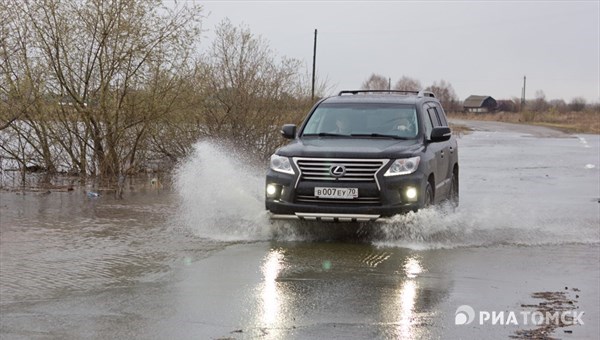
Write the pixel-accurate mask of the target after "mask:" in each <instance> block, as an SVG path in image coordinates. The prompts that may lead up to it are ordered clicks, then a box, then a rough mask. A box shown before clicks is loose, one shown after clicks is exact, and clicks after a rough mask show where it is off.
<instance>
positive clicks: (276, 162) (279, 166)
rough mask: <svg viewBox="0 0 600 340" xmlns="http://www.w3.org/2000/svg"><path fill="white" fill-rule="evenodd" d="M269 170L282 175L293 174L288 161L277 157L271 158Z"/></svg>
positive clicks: (285, 158)
mask: <svg viewBox="0 0 600 340" xmlns="http://www.w3.org/2000/svg"><path fill="white" fill-rule="evenodd" d="M271 169H272V170H273V171H277V172H283V173H284V174H290V175H293V174H294V169H292V164H290V159H289V158H287V157H283V156H279V155H272V156H271Z"/></svg>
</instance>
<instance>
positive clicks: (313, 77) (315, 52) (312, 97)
mask: <svg viewBox="0 0 600 340" xmlns="http://www.w3.org/2000/svg"><path fill="white" fill-rule="evenodd" d="M316 65H317V29H316V28H315V43H314V47H313V65H312V66H313V67H312V89H311V92H310V99H311V100H312V101H313V102H314V101H315V68H316Z"/></svg>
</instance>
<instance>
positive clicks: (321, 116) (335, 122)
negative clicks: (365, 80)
mask: <svg viewBox="0 0 600 340" xmlns="http://www.w3.org/2000/svg"><path fill="white" fill-rule="evenodd" d="M418 131H419V128H418V122H417V111H416V107H415V106H414V105H410V104H389V103H332V104H329V103H323V104H321V105H319V106H318V107H317V108H316V109H315V111H314V112H313V114H312V115H311V116H310V118H309V120H308V121H307V122H306V125H305V127H304V130H303V131H302V136H311V135H313V136H314V135H321V136H323V135H334V136H335V135H341V136H352V137H355V136H356V137H361V136H362V137H368V136H370V135H373V136H390V137H399V138H409V139H412V138H416V136H417V133H418Z"/></svg>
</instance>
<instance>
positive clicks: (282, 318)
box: [0, 129, 600, 339]
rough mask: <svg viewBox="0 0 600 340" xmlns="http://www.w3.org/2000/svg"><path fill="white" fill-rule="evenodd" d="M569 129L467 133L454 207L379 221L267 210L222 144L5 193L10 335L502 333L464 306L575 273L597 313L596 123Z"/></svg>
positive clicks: (553, 285) (258, 179) (1, 302)
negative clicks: (153, 174)
mask: <svg viewBox="0 0 600 340" xmlns="http://www.w3.org/2000/svg"><path fill="white" fill-rule="evenodd" d="M564 137H565V136H561V137H560V138H559V137H555V136H553V137H551V138H537V137H535V136H533V135H531V134H529V133H525V132H514V131H501V132H498V131H486V130H485V129H483V130H481V131H476V132H474V133H472V134H470V135H465V136H463V137H462V138H461V139H460V161H461V176H460V181H461V205H460V207H459V209H458V210H456V211H453V210H451V209H446V208H444V207H441V208H437V209H430V210H424V211H421V212H419V213H417V214H408V215H405V216H397V217H395V218H394V219H393V220H392V221H391V222H389V223H386V224H379V225H368V226H365V225H343V226H340V225H329V224H328V225H299V224H292V223H274V224H271V223H269V221H268V218H267V216H266V214H265V212H264V206H263V196H262V192H263V187H264V183H263V173H264V169H253V168H249V167H247V166H246V165H245V164H244V163H243V162H242V161H240V157H236V155H235V153H234V152H232V151H231V150H226V149H223V148H220V147H218V146H216V145H213V144H210V143H199V144H198V145H196V148H195V153H194V154H193V155H191V157H190V158H189V159H188V160H186V161H185V162H183V163H182V164H181V166H180V167H179V168H178V171H177V173H176V174H175V183H174V184H173V186H172V188H171V189H166V188H163V189H159V188H156V187H152V186H151V185H150V183H142V184H141V185H137V186H133V187H132V188H129V189H128V190H127V191H126V192H125V194H124V198H123V199H116V198H115V197H114V196H112V195H109V194H106V195H102V196H100V197H88V196H87V195H86V191H85V190H83V189H81V190H75V191H74V192H52V193H50V194H44V193H25V194H16V193H13V192H1V193H0V312H1V313H2V318H1V319H2V320H0V334H1V335H3V336H2V337H3V338H4V337H5V336H6V337H7V338H13V337H15V338H30V337H36V336H40V337H54V338H57V337H58V338H64V337H67V338H69V337H72V338H81V337H89V336H95V337H117V338H130V337H138V338H168V337H174V336H179V337H182V338H219V337H233V338H244V337H245V338H255V337H265V336H266V338H275V339H277V338H289V337H294V336H299V337H301V338H332V337H340V336H341V337H350V338H353V337H354V338H365V337H381V338H395V337H399V336H402V337H409V338H411V337H414V338H419V337H438V336H439V337H463V338H469V337H473V336H475V337H494V336H492V335H496V336H495V337H499V338H506V335H510V334H511V332H512V330H510V329H508V330H507V329H506V328H489V329H488V328H485V327H483V328H481V327H480V328H477V327H475V329H474V328H473V327H471V328H455V326H454V325H453V320H454V319H453V318H454V311H455V310H456V307H457V306H459V305H462V304H470V305H474V306H479V307H480V308H481V309H492V310H505V309H511V308H513V309H514V308H519V307H520V305H521V303H523V301H527V299H528V298H529V296H530V294H531V293H533V292H536V291H547V290H548V291H552V290H556V289H558V288H561V289H564V287H565V286H569V287H577V288H578V289H580V290H581V292H580V293H578V294H580V295H581V297H582V298H581V299H580V300H581V301H580V302H579V303H580V306H581V308H582V309H585V310H586V312H587V313H588V315H590V318H594V317H597V316H598V314H599V313H598V306H597V303H596V302H597V298H598V295H599V294H598V289H597V286H598V282H599V281H598V280H599V277H598V275H599V274H598V267H597V263H598V262H597V258H598V255H599V254H600V253H599V252H598V244H599V239H600V236H599V235H600V231H599V229H598V223H599V220H600V209H599V204H598V198H599V197H600V193H599V181H600V180H599V178H600V177H599V175H600V172H599V166H600V164H599V163H600V159H599V158H598V155H599V152H600V151H599V150H600V138H599V137H598V136H567V138H564ZM498 301H503V302H502V304H498ZM590 320H592V319H590ZM592 326H593V324H592ZM596 326H597V325H596ZM576 331H577V332H581V331H582V329H581V328H579V329H576ZM298 332H299V333H298ZM595 333H597V327H595V328H593V327H592V328H588V329H587V331H585V332H584V333H583V334H585V335H588V336H589V335H590V334H591V335H593V334H595ZM267 334H268V336H267ZM448 335H450V336H448ZM584 337H585V336H584Z"/></svg>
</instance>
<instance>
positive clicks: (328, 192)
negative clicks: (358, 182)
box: [315, 187, 358, 199]
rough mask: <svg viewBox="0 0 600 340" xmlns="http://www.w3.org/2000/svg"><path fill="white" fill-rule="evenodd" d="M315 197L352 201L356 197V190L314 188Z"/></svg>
mask: <svg viewBox="0 0 600 340" xmlns="http://www.w3.org/2000/svg"><path fill="white" fill-rule="evenodd" d="M315 197H318V198H341V199H353V198H356V197H358V188H321V187H317V188H315Z"/></svg>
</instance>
